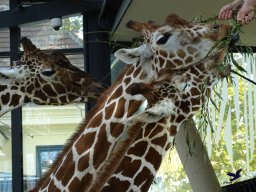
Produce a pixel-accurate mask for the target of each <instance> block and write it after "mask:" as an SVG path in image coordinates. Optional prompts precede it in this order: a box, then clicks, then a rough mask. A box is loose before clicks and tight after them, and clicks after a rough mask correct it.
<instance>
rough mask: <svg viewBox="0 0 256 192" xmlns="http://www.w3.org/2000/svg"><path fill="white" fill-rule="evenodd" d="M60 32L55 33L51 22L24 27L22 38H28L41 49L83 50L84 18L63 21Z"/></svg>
mask: <svg viewBox="0 0 256 192" xmlns="http://www.w3.org/2000/svg"><path fill="white" fill-rule="evenodd" d="M62 21H63V25H62V27H61V28H60V30H58V31H55V30H54V29H53V28H52V26H51V23H50V20H49V21H46V22H42V23H40V24H36V25H30V26H22V27H21V37H28V38H30V39H31V41H32V42H33V43H34V44H35V45H36V46H38V48H40V49H65V48H82V47H83V35H81V34H82V17H81V16H80V17H78V16H77V17H70V18H67V19H63V20H62Z"/></svg>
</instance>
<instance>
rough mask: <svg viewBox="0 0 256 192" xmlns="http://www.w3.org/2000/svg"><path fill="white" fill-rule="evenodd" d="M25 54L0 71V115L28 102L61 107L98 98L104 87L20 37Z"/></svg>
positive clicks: (61, 58)
mask: <svg viewBox="0 0 256 192" xmlns="http://www.w3.org/2000/svg"><path fill="white" fill-rule="evenodd" d="M21 44H22V46H23V49H24V54H23V56H22V57H21V59H20V60H19V61H16V62H14V63H13V64H12V65H11V66H10V68H0V116H2V115H3V114H4V113H6V112H8V111H10V110H12V109H15V108H17V107H20V106H22V105H24V104H25V103H28V102H33V103H36V104H40V105H63V104H67V103H72V102H87V101H88V99H97V98H98V97H99V96H100V94H101V93H102V92H103V91H104V90H105V89H106V86H104V85H102V84H101V83H100V82H97V81H95V80H93V78H92V77H90V76H89V75H88V74H87V73H86V72H84V71H82V70H80V69H79V68H77V67H75V66H73V65H72V64H71V63H70V62H69V60H68V59H67V57H66V56H65V55H64V54H62V53H61V52H57V51H54V50H40V49H38V48H37V47H36V46H35V45H34V44H33V43H32V42H31V40H29V39H28V38H22V39H21Z"/></svg>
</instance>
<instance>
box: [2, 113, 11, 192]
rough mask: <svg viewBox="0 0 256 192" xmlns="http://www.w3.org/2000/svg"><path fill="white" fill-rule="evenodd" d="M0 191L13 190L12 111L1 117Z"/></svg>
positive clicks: (8, 191)
mask: <svg viewBox="0 0 256 192" xmlns="http://www.w3.org/2000/svg"><path fill="white" fill-rule="evenodd" d="M0 191H2V192H11V191H12V140H11V113H10V112H9V113H6V114H5V115H3V116H2V117H0Z"/></svg>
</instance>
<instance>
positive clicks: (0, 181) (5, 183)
mask: <svg viewBox="0 0 256 192" xmlns="http://www.w3.org/2000/svg"><path fill="white" fill-rule="evenodd" d="M37 181H38V178H37V177H24V178H23V186H24V192H27V191H29V190H30V189H32V188H33V187H34V186H35V184H36V182H37ZM0 192H12V177H9V176H7V177H0Z"/></svg>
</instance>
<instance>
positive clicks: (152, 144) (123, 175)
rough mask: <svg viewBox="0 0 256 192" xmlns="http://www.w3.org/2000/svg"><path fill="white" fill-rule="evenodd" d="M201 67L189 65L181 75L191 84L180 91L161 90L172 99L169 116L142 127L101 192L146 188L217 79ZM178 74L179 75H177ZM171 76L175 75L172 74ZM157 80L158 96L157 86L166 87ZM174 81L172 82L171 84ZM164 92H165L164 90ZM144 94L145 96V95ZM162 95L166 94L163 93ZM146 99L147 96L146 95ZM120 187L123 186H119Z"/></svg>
mask: <svg viewBox="0 0 256 192" xmlns="http://www.w3.org/2000/svg"><path fill="white" fill-rule="evenodd" d="M202 67H203V66H202V64H199V65H198V66H194V67H191V69H190V70H188V71H187V72H186V74H185V75H184V76H187V75H189V76H190V77H191V78H190V79H189V82H187V84H190V85H189V86H188V87H187V88H186V89H187V90H184V91H183V92H182V93H181V92H180V90H177V89H176V88H175V92H172V91H170V90H171V89H172V88H171V87H164V89H168V90H169V91H170V92H169V93H170V95H169V96H168V97H169V98H172V99H173V103H174V107H173V110H172V113H171V114H170V116H169V117H166V118H164V117H163V118H162V119H161V120H160V121H158V122H156V123H146V124H144V125H143V126H142V130H141V131H140V133H139V134H138V136H137V138H136V139H135V141H134V142H133V144H132V145H131V146H130V148H129V150H128V152H127V153H126V154H125V156H124V158H123V160H122V162H121V163H120V164H119V167H118V168H117V169H116V171H115V173H114V174H113V175H112V176H111V178H110V179H109V181H108V183H107V184H106V185H105V187H104V188H103V190H102V191H103V192H108V191H111V192H116V191H127V192H128V191H143V192H144V191H145V192H146V191H148V189H149V187H150V185H151V184H152V182H153V179H154V177H155V175H156V173H157V170H158V169H159V167H160V165H161V162H162V160H163V158H164V156H165V154H166V152H167V151H168V149H169V148H170V147H171V146H172V145H173V141H174V137H175V135H176V133H177V132H178V129H179V128H180V127H181V125H182V124H183V123H184V122H185V121H186V120H188V119H189V118H191V117H192V116H193V115H194V114H195V113H196V112H197V111H198V109H199V108H200V107H201V106H202V104H203V102H205V99H202V95H207V94H206V93H208V92H209V91H210V90H211V89H212V87H213V86H214V85H216V83H217V82H218V79H219V76H218V74H216V72H217V71H216V70H214V71H215V72H213V71H206V70H205V69H204V70H202ZM177 75H178V76H179V74H177ZM199 76H200V80H199V78H198V77H199ZM160 78H161V77H160ZM181 78H182V77H181ZM174 79H176V78H175V77H174ZM165 80H167V81H172V80H173V79H172V78H170V77H166V79H165ZM206 80H207V82H208V85H207V87H206V89H200V88H199V87H200V86H202V85H203V84H205V82H206ZM160 81H161V82H157V83H156V84H155V85H152V86H153V88H152V89H156V92H159V95H156V97H157V98H161V97H163V95H161V91H162V90H161V89H162V88H161V89H159V87H160V86H165V82H164V81H163V80H160ZM174 84H175V83H171V85H174ZM143 86H145V84H143ZM146 86H147V85H146ZM137 88H138V87H137ZM173 89H174V88H173ZM150 91H152V90H150ZM163 93H166V92H165V91H164V92H163ZM144 96H145V97H146V98H147V95H144ZM164 97H167V96H166V95H164ZM147 100H149V99H148V98H147ZM149 101H150V100H149ZM138 119H140V118H138ZM119 186H122V187H121V188H120V187H119ZM117 189H118V190H117Z"/></svg>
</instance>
